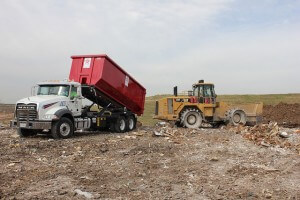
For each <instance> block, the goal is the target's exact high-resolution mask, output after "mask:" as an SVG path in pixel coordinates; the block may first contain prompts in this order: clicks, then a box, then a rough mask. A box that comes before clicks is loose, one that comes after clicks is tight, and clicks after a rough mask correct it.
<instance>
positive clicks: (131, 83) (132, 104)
mask: <svg viewBox="0 0 300 200" xmlns="http://www.w3.org/2000/svg"><path fill="white" fill-rule="evenodd" d="M71 58H72V66H71V70H70V76H69V79H70V80H73V81H76V82H79V83H81V84H87V85H91V86H95V87H96V88H97V89H98V90H100V91H101V92H103V93H104V94H106V95H107V96H109V97H110V98H112V99H113V100H115V101H116V102H118V103H120V104H121V105H123V106H125V107H126V108H127V109H129V110H131V111H132V112H134V113H136V114H137V115H141V114H143V112H144V104H145V95H146V89H145V88H144V87H143V86H142V85H141V84H139V83H138V82H137V81H136V80H135V79H134V78H132V77H131V76H130V75H129V74H128V73H127V72H125V71H124V70H123V69H122V68H121V67H120V66H119V65H117V64H116V63H115V62H114V61H113V60H112V59H110V58H109V57H108V56H107V55H80V56H72V57H71Z"/></svg>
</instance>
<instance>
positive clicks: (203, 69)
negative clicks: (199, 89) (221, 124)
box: [0, 0, 300, 103]
mask: <svg viewBox="0 0 300 200" xmlns="http://www.w3.org/2000/svg"><path fill="white" fill-rule="evenodd" d="M0 28H1V31H0V69H1V71H0V101H1V102H5V103H14V102H15V101H17V100H18V99H20V98H23V97H26V96H29V95H30V90H31V87H32V86H33V85H34V84H35V83H37V82H40V81H43V80H62V79H65V78H67V77H68V75H69V70H70V64H71V59H70V56H71V55H76V54H102V53H105V54H108V55H109V56H110V57H111V58H112V59H113V60H115V61H116V62H117V63H118V64H119V65H120V66H122V68H124V69H125V70H126V71H127V72H129V73H130V74H131V75H132V76H133V77H134V78H135V79H136V80H138V81H139V82H140V83H141V84H142V85H144V86H145V88H146V89H147V95H148V96H149V95H154V94H162V93H164V94H165V93H172V87H173V86H175V85H178V87H179V90H188V89H190V88H191V85H192V84H193V83H194V82H196V81H198V80H199V79H205V80H206V81H209V82H214V83H215V85H216V92H217V93H218V94H256V93H257V94H262V93H265V94H270V93H300V89H299V86H300V0H285V1H282V0H239V1H238V0H236V1H235V0H190V1H188V0H172V1H171V0H170V1H167V0H153V1H149V0H118V1H117V0H106V1H105V0H102V1H101V0H84V1H79V0H78V1H76V0H43V1H41V0H26V1H24V0H1V1H0Z"/></svg>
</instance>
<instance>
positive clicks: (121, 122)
mask: <svg viewBox="0 0 300 200" xmlns="http://www.w3.org/2000/svg"><path fill="white" fill-rule="evenodd" d="M135 127H136V118H135V117H134V116H133V115H129V116H128V117H127V118H126V117H124V116H119V117H118V118H117V119H116V120H115V121H114V122H112V123H111V124H110V131H112V132H117V133H124V132H126V131H132V130H134V129H135Z"/></svg>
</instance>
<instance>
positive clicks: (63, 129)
mask: <svg viewBox="0 0 300 200" xmlns="http://www.w3.org/2000/svg"><path fill="white" fill-rule="evenodd" d="M59 131H60V134H61V135H62V136H68V135H69V134H70V132H71V127H70V125H69V124H68V123H62V124H61V125H60V127H59Z"/></svg>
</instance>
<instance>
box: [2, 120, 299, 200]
mask: <svg viewBox="0 0 300 200" xmlns="http://www.w3.org/2000/svg"><path fill="white" fill-rule="evenodd" d="M246 128H247V127H246ZM246 128H245V127H244V128H243V129H241V127H239V128H233V127H223V128H221V129H209V128H206V129H199V130H190V129H182V128H172V127H170V126H169V125H159V126H156V127H140V128H139V129H138V130H137V131H136V132H131V133H125V134H106V133H82V132H78V133H76V135H75V137H74V138H71V139H67V140H53V139H52V138H51V137H50V136H47V135H38V136H35V137H32V138H26V139H23V138H19V137H18V135H17V134H16V131H15V130H12V129H6V130H2V131H0V135H1V140H0V157H1V159H0V199H10V198H11V199H86V198H92V199H105V198H110V199H266V198H268V199H299V198H300V190H299V185H300V156H299V152H297V150H296V149H295V148H290V147H284V148H281V147H279V146H278V145H276V144H274V145H273V144H270V145H269V146H263V145H260V144H257V143H255V142H253V141H251V140H248V139H247V138H245V137H244V136H245V135H246V134H247V133H248V132H250V133H251V130H250V129H249V130H248V129H247V131H244V130H245V129H246ZM240 129H241V130H242V131H241V130H240ZM278 131H279V132H280V131H286V132H287V133H288V134H289V136H290V137H289V138H279V139H278V140H280V141H282V142H284V141H285V140H289V141H290V142H291V143H293V144H294V147H297V144H299V139H300V134H299V133H298V132H299V130H297V129H287V128H279V130H278Z"/></svg>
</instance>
